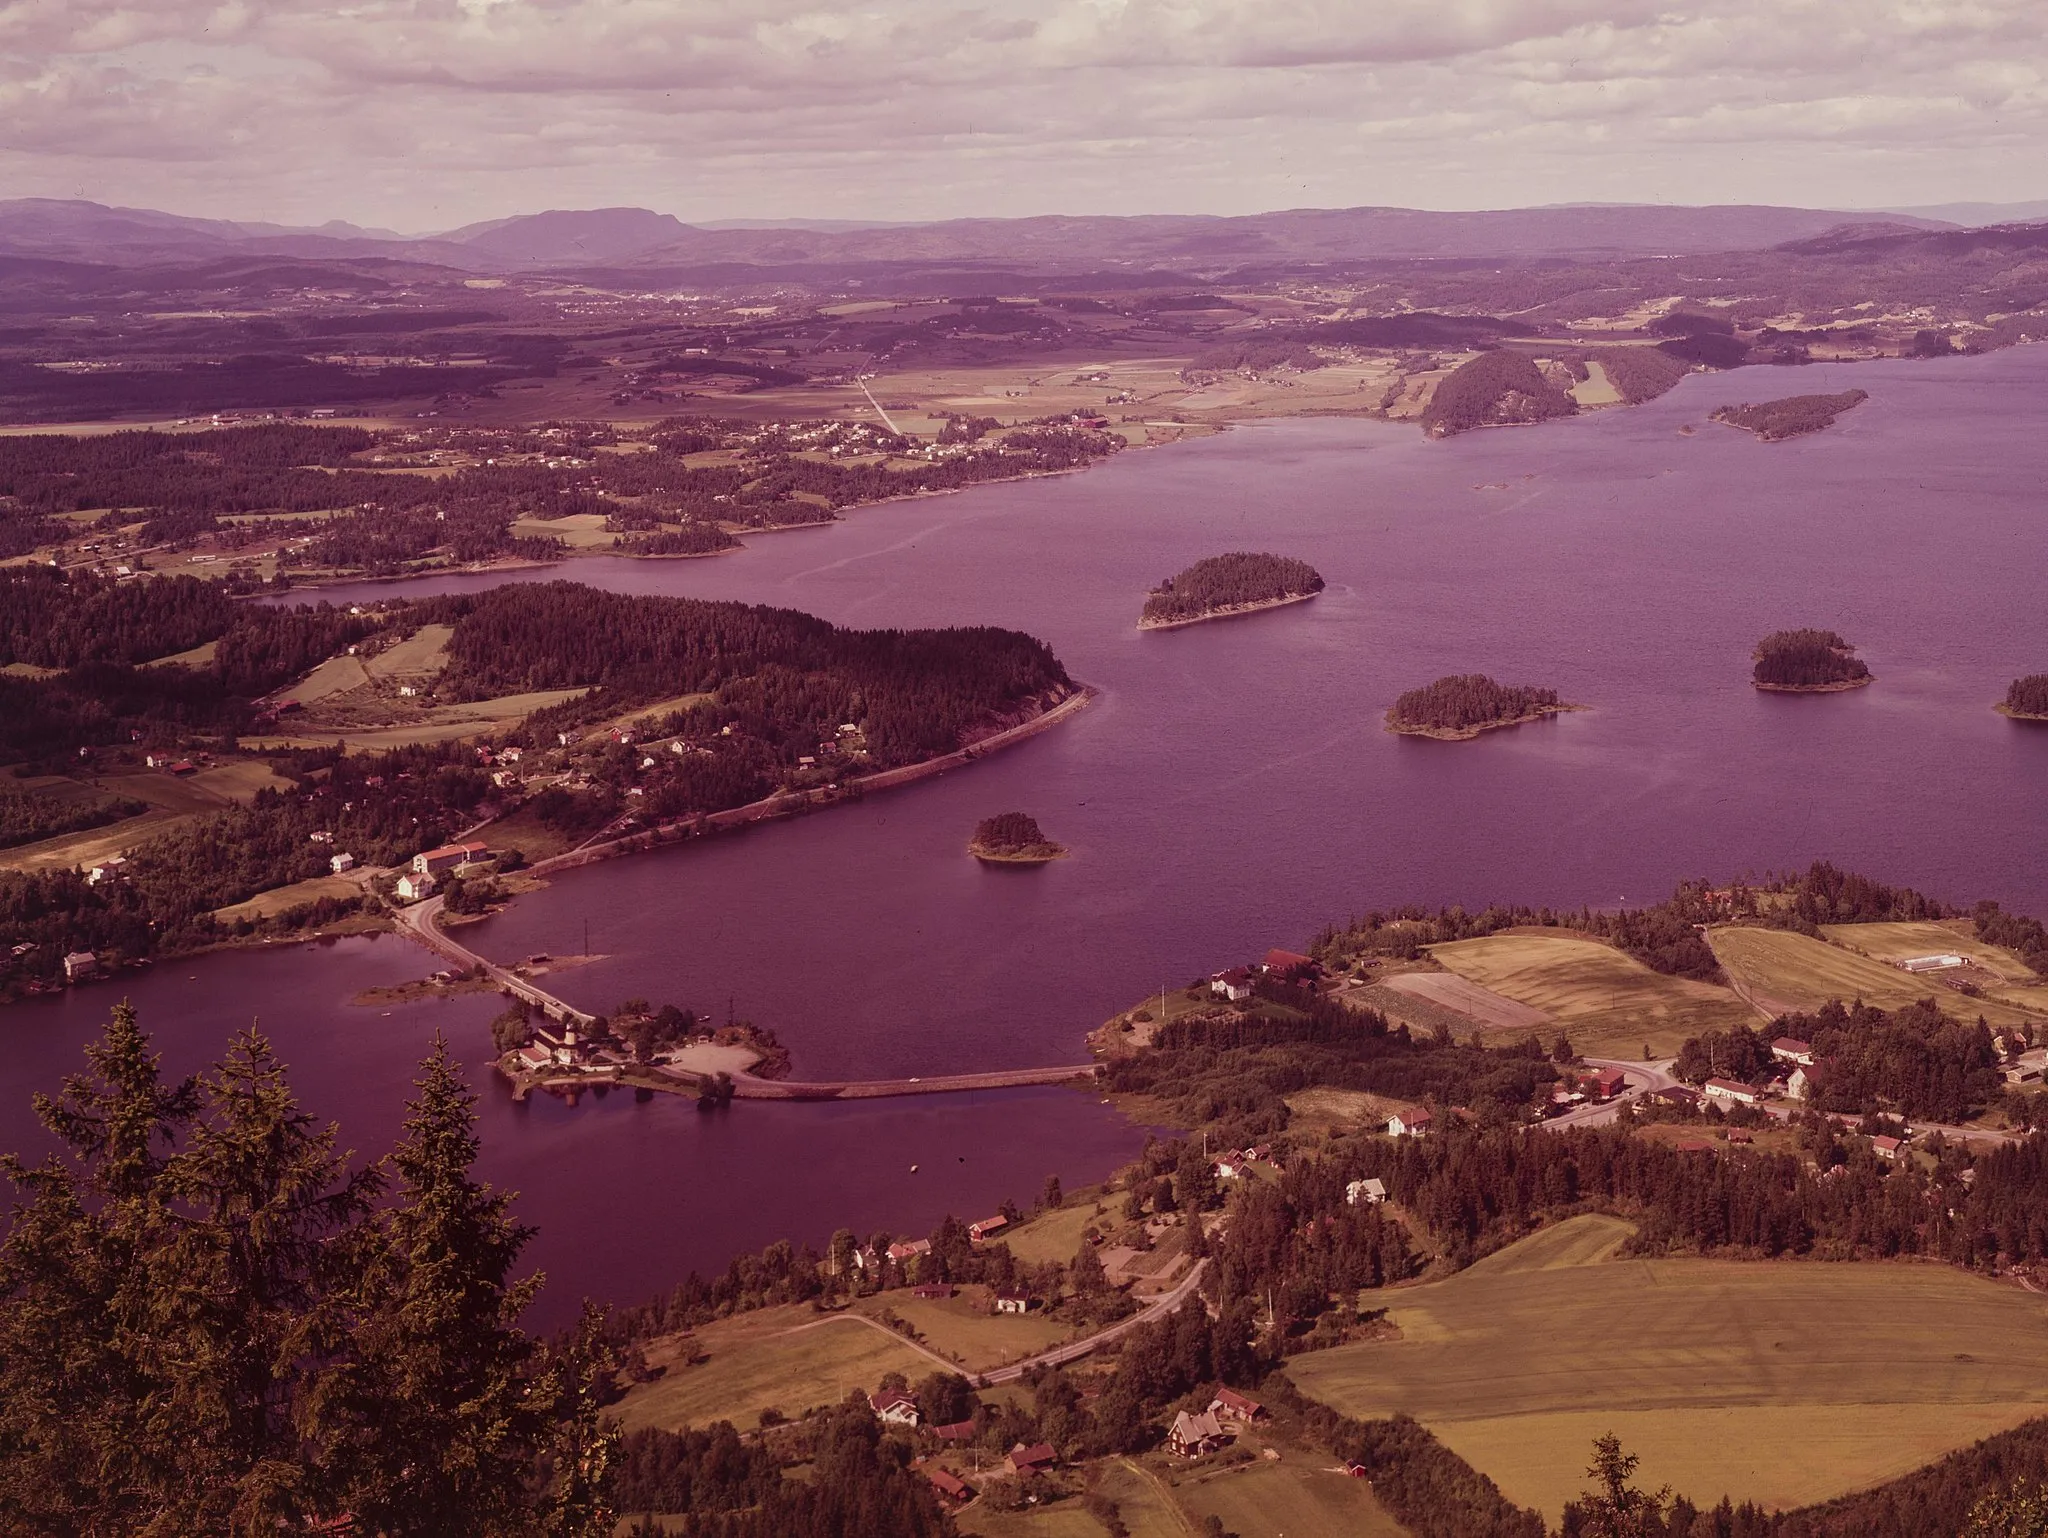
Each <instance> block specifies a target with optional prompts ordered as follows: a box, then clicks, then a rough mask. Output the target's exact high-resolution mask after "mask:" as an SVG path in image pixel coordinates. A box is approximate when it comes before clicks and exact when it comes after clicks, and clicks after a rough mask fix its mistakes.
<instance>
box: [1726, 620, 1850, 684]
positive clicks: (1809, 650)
mask: <svg viewBox="0 0 2048 1538" xmlns="http://www.w3.org/2000/svg"><path fill="white" fill-rule="evenodd" d="M1751 681H1752V682H1753V683H1755V685H1756V687H1757V688H1759V689H1763V690H1766V691H1768V692H1770V693H1773V694H1839V693H1841V692H1842V691H1843V690H1845V689H1860V688H1862V687H1863V686H1864V685H1865V684H1867V683H1870V682H1871V681H1872V680H1871V673H1870V669H1869V668H1868V667H1867V666H1865V665H1864V662H1863V660H1862V659H1861V658H1860V657H1858V656H1857V655H1856V648H1855V647H1853V646H1851V645H1850V644H1849V643H1848V642H1847V641H1845V640H1843V639H1842V638H1841V636H1839V635H1837V634H1836V633H1835V632H1834V631H1832V630H1779V631H1774V632H1773V633H1772V634H1770V635H1767V636H1765V637H1764V638H1763V639H1762V640H1761V641H1759V642H1757V643H1756V666H1755V668H1753V669H1752V670H1751Z"/></svg>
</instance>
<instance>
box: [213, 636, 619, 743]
mask: <svg viewBox="0 0 2048 1538" xmlns="http://www.w3.org/2000/svg"><path fill="white" fill-rule="evenodd" d="M349 660H350V661H351V662H353V661H354V660H355V659H354V658H353V657H351V658H350V659H349ZM322 666H325V664H324V663H323V664H322ZM582 693H584V691H583V690H582V689H536V690H532V691H530V692H528V693H525V694H506V695H500V696H499V697H498V698H497V699H492V700H469V701H466V702H464V703H462V704H459V705H436V706H434V707H432V708H431V709H428V710H425V711H422V712H421V713H420V714H419V716H418V717H417V718H416V719H414V720H411V721H409V722H406V723H405V724H403V725H393V726H366V727H346V726H344V727H336V728H332V729H328V728H322V727H318V726H312V725H309V726H307V727H306V728H305V729H303V730H301V731H298V732H294V733H293V734H292V735H290V736H283V737H264V738H255V737H247V738H244V739H243V742H244V744H245V745H246V746H249V747H254V748H259V749H260V748H263V747H284V748H318V747H327V746H329V745H331V744H333V743H335V742H337V741H339V742H340V743H341V744H342V746H343V747H344V748H345V749H346V750H347V751H348V752H350V753H381V752H383V751H385V750H386V749H388V748H404V747H411V746H414V745H415V744H419V743H432V742H461V741H464V740H465V739H467V738H470V737H482V736H485V735H487V734H489V733H491V732H494V731H496V730H498V729H499V728H500V727H502V726H505V725H506V724H508V723H509V722H513V721H522V720H524V719H525V718H526V717H528V716H530V715H532V714H533V713H534V712H535V711H536V710H541V709H544V708H546V707H547V706H549V705H559V704H561V703H562V701H564V700H573V699H575V698H577V697H578V696H579V695H581V694H582ZM373 719H374V718H373ZM387 719H388V717H387Z"/></svg>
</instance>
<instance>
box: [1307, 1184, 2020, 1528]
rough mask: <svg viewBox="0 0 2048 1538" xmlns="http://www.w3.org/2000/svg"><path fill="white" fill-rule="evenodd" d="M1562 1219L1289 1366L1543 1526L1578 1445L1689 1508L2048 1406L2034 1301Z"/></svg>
mask: <svg viewBox="0 0 2048 1538" xmlns="http://www.w3.org/2000/svg"><path fill="white" fill-rule="evenodd" d="M1621 1233H1622V1225H1621V1224H1619V1223H1618V1222H1617V1220H1615V1219H1612V1218H1601V1217H1591V1218H1578V1219H1573V1220H1572V1221H1570V1222H1568V1223H1564V1224H1560V1225H1558V1226H1557V1227H1555V1228H1552V1229H1548V1230H1546V1231H1544V1232H1543V1233H1540V1234H1537V1235H1535V1236H1534V1237H1532V1238H1530V1239H1527V1240H1524V1241H1523V1242H1522V1243H1521V1244H1518V1245H1515V1246H1512V1247H1511V1248H1509V1249H1507V1250H1504V1251H1502V1252H1501V1253H1500V1254H1498V1255H1496V1256H1491V1257H1489V1258H1488V1259H1487V1260H1485V1261H1482V1262H1481V1263H1480V1264H1478V1265H1476V1266H1473V1267H1471V1268H1470V1269H1469V1270H1467V1271H1465V1272H1463V1273H1461V1274H1459V1275H1457V1276H1453V1277H1450V1278H1448V1279H1446V1280H1444V1281H1442V1282H1436V1283H1432V1284H1429V1285H1427V1286H1422V1287H1416V1288H1412V1289H1404V1290H1402V1291H1400V1292H1398V1293H1389V1294H1388V1295H1387V1301H1388V1302H1389V1303H1390V1304H1391V1306H1392V1309H1393V1312H1392V1315H1391V1317H1392V1319H1393V1321H1394V1323H1395V1324H1396V1325H1398V1326H1399V1327H1400V1329H1401V1332H1402V1337H1401V1338H1400V1339H1398V1340H1391V1341H1381V1342H1374V1343H1370V1344H1362V1345H1356V1346H1343V1347H1339V1348H1337V1349H1336V1350H1333V1351H1326V1352H1318V1353H1314V1354H1312V1355H1309V1356H1304V1357H1300V1358H1298V1359H1296V1360H1295V1361H1293V1362H1291V1363H1290V1364H1289V1367H1288V1371H1289V1373H1290V1375H1291V1376H1292V1377H1293V1378H1294V1379H1295V1381H1296V1382H1297V1383H1299V1384H1300V1386H1301V1388H1302V1390H1303V1391H1304V1392H1305V1393H1308V1394H1310V1395H1312V1396H1314V1397H1315V1398H1318V1399H1322V1400H1324V1401H1326V1402H1327V1403H1329V1404H1331V1405H1334V1406H1335V1407H1337V1408H1338V1409H1341V1410H1343V1411H1345V1412H1346V1413H1348V1414H1352V1415H1359V1416H1373V1415H1386V1414H1391V1413H1393V1412H1395V1411H1397V1410H1405V1411H1407V1412H1408V1413H1410V1414H1412V1415H1414V1416H1415V1417H1416V1418H1417V1419H1419V1420H1421V1421H1422V1422H1423V1423H1424V1424H1425V1425H1427V1426H1428V1427H1429V1428H1430V1429H1431V1430H1433V1431H1435V1432H1436V1433H1437V1434H1438V1435H1439V1436H1440V1437H1442V1438H1443V1440H1444V1441H1445V1442H1446V1443H1447V1444H1448V1445H1449V1446H1451V1447H1452V1448H1453V1449H1454V1450H1456V1451H1457V1452H1458V1453H1459V1454H1460V1455H1461V1456H1463V1457H1465V1458H1466V1459H1468V1460H1469V1461H1470V1462H1471V1463H1472V1464H1473V1465H1474V1466H1475V1467H1477V1468H1479V1469H1481V1470H1482V1471H1484V1472H1485V1473H1487V1474H1488V1475H1490V1476H1491V1477H1492V1478H1493V1479H1494V1480H1495V1481H1496V1482H1497V1483H1499V1484H1500V1486H1501V1488H1502V1489H1503V1491H1505V1492H1506V1493H1507V1495H1508V1496H1509V1497H1510V1498H1511V1499H1513V1500H1516V1501H1519V1502H1521V1503H1523V1504H1525V1505H1532V1506H1536V1507H1539V1508H1540V1509H1542V1510H1543V1511H1544V1512H1546V1513H1547V1514H1548V1515H1549V1516H1550V1517H1551V1518H1553V1519H1555V1518H1556V1516H1557V1514H1558V1512H1559V1511H1560V1509H1561V1508H1562V1506H1563V1504H1564V1502H1565V1501H1567V1500H1569V1499H1571V1498H1572V1496H1574V1495H1575V1494H1577V1493H1578V1491H1579V1489H1580V1488H1581V1485H1582V1483H1583V1481H1582V1478H1581V1473H1582V1471H1583V1469H1584V1467H1585V1464H1586V1460H1587V1455H1588V1451H1589V1449H1590V1447H1591V1445H1592V1440H1593V1438H1594V1437H1596V1436H1599V1435H1601V1434H1602V1433H1604V1432H1606V1431H1609V1430H1612V1431H1614V1432H1615V1433H1616V1434H1618V1435H1619V1436H1620V1437H1621V1439H1622V1441H1623V1442H1624V1443H1625V1444H1626V1445H1627V1446H1628V1448H1629V1449H1630V1450H1631V1451H1633V1452H1635V1453H1637V1454H1639V1455H1640V1456H1641V1457H1642V1459H1643V1468H1642V1473H1643V1478H1644V1481H1645V1482H1646V1483H1647V1484H1649V1485H1651V1486H1655V1485H1659V1484H1664V1483H1666V1482H1668V1483H1670V1484H1671V1485H1672V1486H1673V1487H1675V1488H1676V1489H1677V1490H1679V1491H1680V1492H1681V1493H1684V1494H1686V1495H1687V1496H1689V1497H1690V1498H1691V1499H1692V1500H1694V1501H1695V1502H1696V1503H1698V1504H1700V1505H1703V1506H1704V1505H1708V1504H1711V1503H1712V1502H1714V1501H1717V1500H1719V1499H1720V1497H1721V1496H1722V1495H1723V1494H1726V1495H1730V1496H1732V1497H1733V1498H1734V1499H1736V1500H1737V1501H1741V1500H1745V1499H1748V1500H1755V1501H1758V1502H1760V1503H1762V1504H1766V1505H1770V1506H1775V1507H1780V1508H1782V1507H1786V1506H1793V1505H1799V1504H1804V1503H1807V1502H1811V1501H1819V1500H1825V1499H1828V1498H1830V1497H1832V1496H1836V1495H1841V1494H1844V1493H1846V1492H1848V1491H1851V1490H1857V1489H1863V1488H1866V1487H1868V1486H1870V1485H1873V1484H1877V1483H1879V1482H1881V1481H1883V1480H1886V1479H1889V1478H1892V1477H1893V1476H1895V1475H1897V1474H1901V1473H1904V1472H1906V1471H1908V1470H1910V1469H1913V1468H1917V1467H1919V1466H1920V1465H1922V1464H1924V1463H1926V1462H1928V1461H1930V1460H1932V1459H1933V1458H1935V1457H1938V1456H1940V1455H1941V1454H1942V1453H1944V1452H1947V1451H1949V1450H1950V1449H1952V1448H1955V1447H1960V1446H1963V1445H1965V1444H1967V1443H1969V1442H1972V1441H1975V1440H1977V1439H1978V1438H1980V1437H1983V1436H1986V1435H1989V1434H1990V1433H1992V1432H1994V1431H1997V1430H2001V1429H2003V1428H2005V1427H2009V1426H2012V1425H2016V1424H2017V1423H2019V1422H2020V1421H2023V1420H2028V1419H2031V1418H2033V1417H2035V1416H2039V1415H2043V1414H2048V1303H2044V1301H2043V1300H2042V1299H2041V1298H2039V1297H2037V1296H2034V1295H2032V1294H2029V1293H2026V1292H2023V1291H2020V1290H2018V1289H2015V1288H2007V1287H2002V1286H1999V1285H1998V1284H1996V1283H1993V1282H1989V1281H1985V1280H1983V1279H1982V1278H1979V1277H1974V1276H1970V1275H1967V1274H1965V1273H1963V1272H1960V1271H1955V1270H1951V1269H1948V1268H1946V1267H1941V1266H1929V1265H1908V1264H1883V1263H1857V1264H1842V1265H1821V1264H1816V1263H1804V1262H1797V1261H1780V1262H1757V1263H1745V1262H1741V1261H1723V1260H1627V1259H1621V1258H1616V1257H1615V1256H1614V1250H1615V1247H1616V1244H1617V1242H1618V1240H1619V1239H1620V1237H1621Z"/></svg>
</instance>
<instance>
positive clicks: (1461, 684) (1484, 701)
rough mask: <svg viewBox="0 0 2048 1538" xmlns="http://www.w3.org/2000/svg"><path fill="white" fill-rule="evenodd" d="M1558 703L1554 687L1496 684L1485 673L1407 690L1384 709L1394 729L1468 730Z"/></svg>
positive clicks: (1519, 717) (1535, 712)
mask: <svg viewBox="0 0 2048 1538" xmlns="http://www.w3.org/2000/svg"><path fill="white" fill-rule="evenodd" d="M1560 703H1561V702H1560V701H1559V700H1558V697H1557V691H1556V690H1555V689H1530V688H1524V687H1520V686H1516V685H1509V684H1498V683H1495V682H1494V681H1493V680H1492V679H1491V678H1488V677H1487V676H1486V675H1485V674H1484V673H1461V674H1454V675H1452V676H1450V677H1446V678H1439V679H1438V680H1437V681H1436V682H1435V683H1433V684H1425V685H1423V686H1422V687H1421V688H1420V689H1410V690H1408V691H1407V692H1406V693H1405V694H1403V695H1402V696H1401V697H1400V698H1399V699H1397V700H1395V701H1394V708H1393V709H1391V710H1389V711H1388V712H1387V724H1388V725H1390V726H1392V727H1394V728H1395V729H1396V730H1402V729H1428V730H1435V731H1467V730H1470V729H1471V728H1473V727H1478V726H1496V725H1499V724H1500V723H1502V722H1504V721H1520V720H1526V719H1528V718H1529V717H1531V716H1536V715H1542V714H1546V713H1548V712H1550V711H1553V710H1556V709H1558V708H1559V707H1560Z"/></svg>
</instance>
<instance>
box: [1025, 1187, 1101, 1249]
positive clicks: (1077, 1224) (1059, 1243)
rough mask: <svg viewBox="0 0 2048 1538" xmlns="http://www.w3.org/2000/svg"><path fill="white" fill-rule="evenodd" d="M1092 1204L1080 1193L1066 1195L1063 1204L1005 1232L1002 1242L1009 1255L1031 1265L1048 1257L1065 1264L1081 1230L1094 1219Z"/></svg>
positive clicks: (1075, 1246)
mask: <svg viewBox="0 0 2048 1538" xmlns="http://www.w3.org/2000/svg"><path fill="white" fill-rule="evenodd" d="M1095 1205H1096V1204H1095V1203H1094V1202H1093V1201H1091V1200H1088V1199H1085V1198H1083V1197H1081V1196H1078V1195H1076V1196H1070V1197H1068V1198H1067V1204H1066V1205H1065V1206H1064V1207H1061V1208H1059V1209H1058V1210H1056V1211H1053V1212H1048V1213H1044V1214H1042V1215H1041V1216H1039V1217H1035V1218H1033V1219H1032V1220H1031V1221H1030V1222H1028V1223H1026V1224H1024V1225H1023V1226H1022V1227H1020V1228H1017V1229H1015V1230H1013V1231H1011V1232H1010V1233H1008V1234H1005V1235H1004V1236H1003V1242H1004V1243H1005V1244H1007V1245H1009V1247H1010V1253H1011V1254H1012V1255H1015V1256H1016V1257H1017V1258H1018V1259H1019V1260H1022V1261H1028V1262H1029V1263H1031V1264H1032V1265H1039V1264H1041V1263H1043V1262H1045V1261H1048V1260H1056V1261H1058V1262H1059V1263H1060V1264H1061V1265H1065V1264H1066V1263H1067V1262H1068V1261H1070V1260H1072V1259H1073V1258H1074V1254H1075V1252H1076V1251H1077V1250H1079V1249H1080V1248H1081V1230H1082V1229H1084V1228H1086V1227H1087V1226H1088V1225H1089V1224H1090V1223H1093V1222H1094V1221H1095Z"/></svg>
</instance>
